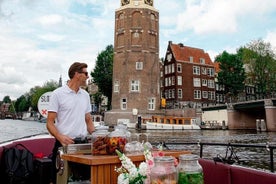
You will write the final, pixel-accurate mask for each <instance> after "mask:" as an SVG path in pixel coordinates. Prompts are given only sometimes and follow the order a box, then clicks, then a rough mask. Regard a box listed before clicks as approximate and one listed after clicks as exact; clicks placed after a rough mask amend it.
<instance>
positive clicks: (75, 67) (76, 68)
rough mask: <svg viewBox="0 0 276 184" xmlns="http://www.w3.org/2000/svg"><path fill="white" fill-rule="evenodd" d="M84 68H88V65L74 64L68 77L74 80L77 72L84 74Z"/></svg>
mask: <svg viewBox="0 0 276 184" xmlns="http://www.w3.org/2000/svg"><path fill="white" fill-rule="evenodd" d="M83 68H87V64H86V63H79V62H75V63H73V64H72V65H71V66H70V68H69V70H68V76H69V78H70V79H72V78H73V77H74V75H75V73H76V72H82V69H83Z"/></svg>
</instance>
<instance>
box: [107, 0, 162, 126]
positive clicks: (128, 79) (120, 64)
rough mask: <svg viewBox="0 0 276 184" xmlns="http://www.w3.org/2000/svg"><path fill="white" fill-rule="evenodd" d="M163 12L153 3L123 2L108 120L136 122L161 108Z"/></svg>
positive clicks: (117, 27) (150, 0) (117, 25)
mask: <svg viewBox="0 0 276 184" xmlns="http://www.w3.org/2000/svg"><path fill="white" fill-rule="evenodd" d="M159 73H160V70H159V12H158V11H157V10H156V9H155V8H154V7H153V0H121V7H120V8H119V9H117V10H116V11H115V30H114V60H113V91H112V110H111V111H109V112H107V113H106V115H107V116H106V117H105V121H106V122H108V123H109V124H110V123H112V124H116V123H117V122H118V121H126V122H129V123H136V122H137V117H138V116H141V117H143V118H144V117H145V118H148V117H151V115H152V114H155V113H157V112H158V111H159V109H160V91H159V88H160V86H159V83H160V82H159V81H160V80H159Z"/></svg>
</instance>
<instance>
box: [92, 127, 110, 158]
mask: <svg viewBox="0 0 276 184" xmlns="http://www.w3.org/2000/svg"><path fill="white" fill-rule="evenodd" d="M108 135H109V132H108V126H104V125H99V126H96V128H95V132H93V133H92V135H91V144H92V146H91V149H92V155H107V146H108V143H109V137H108Z"/></svg>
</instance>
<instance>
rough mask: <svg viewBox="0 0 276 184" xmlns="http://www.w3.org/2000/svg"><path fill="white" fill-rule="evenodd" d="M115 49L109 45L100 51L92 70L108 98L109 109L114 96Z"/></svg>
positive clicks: (94, 77)
mask: <svg viewBox="0 0 276 184" xmlns="http://www.w3.org/2000/svg"><path fill="white" fill-rule="evenodd" d="M113 50H114V49H113V46H112V45H108V46H107V47H106V49H105V50H104V51H102V52H101V53H99V55H98V56H97V60H96V66H95V68H94V70H93V71H92V72H91V76H92V77H93V81H94V82H95V84H97V86H98V87H99V92H101V93H102V94H103V95H105V96H106V97H107V98H108V109H110V106H111V98H112V74H113Z"/></svg>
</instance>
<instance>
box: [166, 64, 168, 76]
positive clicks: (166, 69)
mask: <svg viewBox="0 0 276 184" xmlns="http://www.w3.org/2000/svg"><path fill="white" fill-rule="evenodd" d="M166 74H168V65H166V66H165V75H166Z"/></svg>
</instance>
